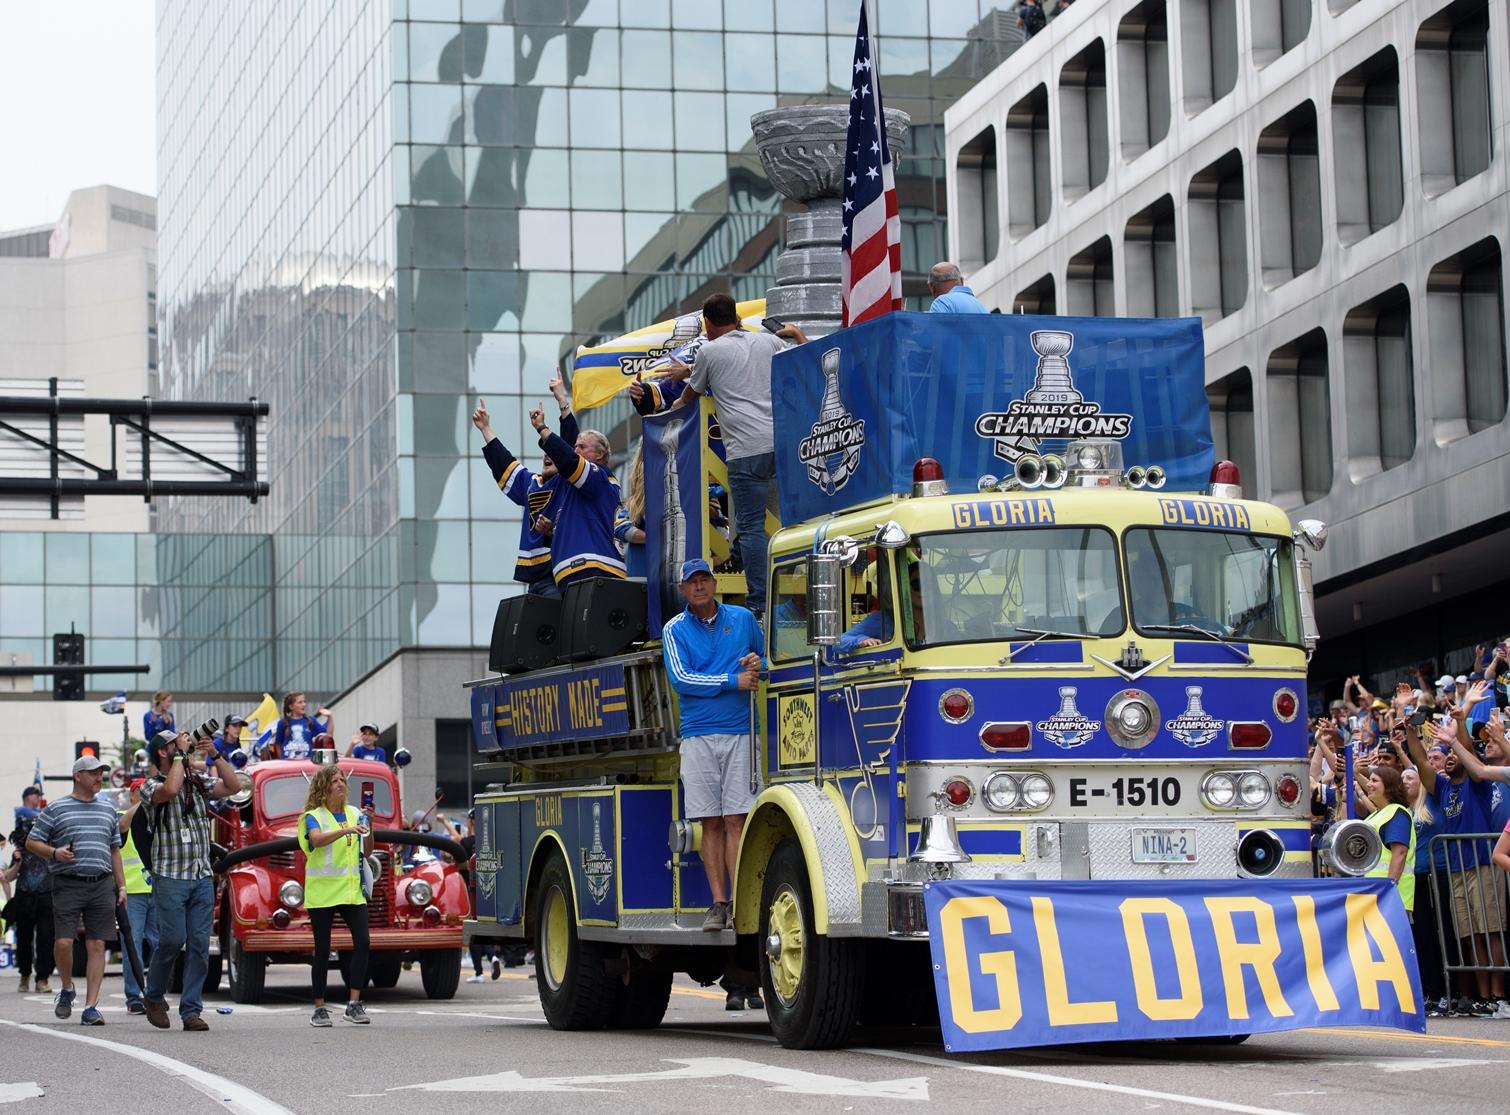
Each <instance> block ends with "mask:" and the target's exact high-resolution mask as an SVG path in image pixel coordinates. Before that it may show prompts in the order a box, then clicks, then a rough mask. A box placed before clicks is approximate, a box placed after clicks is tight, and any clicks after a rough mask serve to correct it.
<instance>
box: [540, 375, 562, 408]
mask: <svg viewBox="0 0 1510 1115" xmlns="http://www.w3.org/2000/svg"><path fill="white" fill-rule="evenodd" d="M545 386H546V388H547V389H548V390H549V391H550V393H551V394H552V395H553V396H555V399H556V402H558V403H560V404H561V405H562V406H565V405H566V383H565V381H564V380H562V378H561V373H560V372H557V373H556V374H555V375H553V376H552V377H551V378H550V382H549V383H547V384H546V385H545Z"/></svg>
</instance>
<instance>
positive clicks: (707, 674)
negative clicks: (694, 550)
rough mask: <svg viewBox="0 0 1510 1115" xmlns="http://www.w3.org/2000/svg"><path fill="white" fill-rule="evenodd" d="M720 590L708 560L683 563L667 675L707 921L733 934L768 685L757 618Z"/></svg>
mask: <svg viewBox="0 0 1510 1115" xmlns="http://www.w3.org/2000/svg"><path fill="white" fill-rule="evenodd" d="M717 588H718V582H717V581H716V580H715V579H714V577H713V571H712V570H711V569H709V568H708V563H707V562H706V561H704V560H703V559H702V558H691V559H690V560H688V561H684V562H682V574H681V589H682V598H683V599H684V600H686V601H687V609H686V611H684V612H681V613H679V614H678V615H676V616H673V617H672V619H671V620H670V622H668V623H667V624H666V625H665V627H663V628H662V629H661V640H662V643H663V651H664V653H665V656H666V673H667V674H668V675H669V677H670V678H671V686H672V688H673V689H675V690H676V695H677V697H678V698H679V701H678V704H679V705H680V707H681V735H682V749H681V750H682V755H681V759H682V763H681V766H682V789H683V791H684V793H685V795H686V807H687V816H688V817H689V818H691V819H692V820H694V821H701V822H702V826H703V838H702V845H701V849H702V851H701V854H702V859H703V868H704V870H706V871H707V872H708V888H709V889H710V890H711V891H712V892H713V905H712V906H710V907H708V916H707V917H706V918H705V919H703V928H704V929H706V930H709V931H711V932H716V931H718V930H721V929H727V928H728V927H729V926H730V925H731V924H732V922H731V920H730V917H729V898H730V896H731V895H732V894H733V893H734V892H733V886H732V880H733V877H734V861H735V860H736V859H737V858H738V856H739V838H740V834H741V833H742V832H743V831H744V822H745V814H747V813H749V811H750V806H752V805H754V804H755V793H754V791H753V790H751V788H750V786H751V782H752V775H751V766H750V762H751V759H750V746H751V741H750V696H749V695H750V693H751V692H753V691H754V689H755V686H756V684H757V683H758V681H759V678H760V668H761V665H762V662H763V660H762V658H761V647H762V644H763V642H764V639H763V638H762V636H761V633H760V626H759V625H758V624H757V623H756V622H755V616H754V614H753V613H751V612H750V611H749V609H747V608H741V607H740V606H739V605H737V604H722V603H720V602H719V601H718V599H717V597H715V596H714V592H715V591H716V590H717Z"/></svg>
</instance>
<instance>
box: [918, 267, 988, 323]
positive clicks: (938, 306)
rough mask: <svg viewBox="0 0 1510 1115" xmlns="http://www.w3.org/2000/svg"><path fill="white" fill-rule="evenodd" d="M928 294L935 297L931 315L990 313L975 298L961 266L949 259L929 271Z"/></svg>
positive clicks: (930, 311)
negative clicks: (960, 268)
mask: <svg viewBox="0 0 1510 1115" xmlns="http://www.w3.org/2000/svg"><path fill="white" fill-rule="evenodd" d="M928 293H929V294H931V295H933V305H932V306H929V307H928V312H929V313H930V314H984V313H989V312H990V311H989V310H987V309H986V308H985V307H984V306H982V305H981V304H980V299H978V298H976V297H975V292H974V291H973V290H971V289H970V288H969V287H967V286H966V285H965V279H964V276H963V275H961V274H960V273H959V265H958V264H955V263H950V262H949V261H948V260H947V259H946V260H941V261H940V262H938V263H935V264H934V265H933V266H932V267H930V268H929V269H928Z"/></svg>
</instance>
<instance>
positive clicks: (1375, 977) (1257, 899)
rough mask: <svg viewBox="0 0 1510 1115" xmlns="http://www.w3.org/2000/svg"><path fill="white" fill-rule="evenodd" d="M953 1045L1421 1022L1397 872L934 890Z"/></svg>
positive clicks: (943, 1002) (933, 919)
mask: <svg viewBox="0 0 1510 1115" xmlns="http://www.w3.org/2000/svg"><path fill="white" fill-rule="evenodd" d="M923 901H924V905H925V907H926V910H927V914H928V932H929V935H930V938H931V941H930V943H931V946H932V950H933V963H934V973H935V975H934V981H935V987H936V990H937V993H938V1001H939V1017H940V1020H941V1022H942V1024H943V1030H944V1043H945V1047H946V1048H947V1049H949V1050H950V1051H952V1052H961V1051H965V1050H976V1049H1008V1048H1013V1047H1017V1046H1030V1045H1056V1044H1061V1043H1065V1042H1087V1041H1126V1040H1129V1039H1133V1040H1137V1039H1144V1038H1172V1037H1212V1036H1216V1035H1230V1034H1250V1033H1262V1032H1266V1031H1272V1030H1291V1029H1297V1028H1299V1027H1304V1026H1394V1027H1398V1028H1400V1029H1406V1030H1417V1031H1424V1030H1425V1028H1426V1024H1425V1021H1424V1017H1423V1015H1422V1003H1421V986H1420V977H1419V973H1418V971H1417V967H1416V962H1415V958H1414V957H1413V956H1412V954H1411V935H1410V923H1409V922H1408V920H1407V919H1406V915H1405V909H1404V906H1403V905H1402V904H1401V902H1400V897H1399V893H1398V891H1397V890H1396V888H1395V886H1394V884H1393V883H1391V882H1390V881H1389V880H1388V879H1284V880H1278V881H1265V882H1262V883H1260V882H1255V881H1253V880H1250V879H1234V880H1230V881H1228V880H1220V879H1202V880H1190V881H1182V882H1168V881H1160V882H1156V883H1155V882H1114V881H1106V882H1050V883H1039V882H1004V881H991V880H982V881H978V882H965V881H961V882H942V883H928V884H926V885H925V888H924V894H923Z"/></svg>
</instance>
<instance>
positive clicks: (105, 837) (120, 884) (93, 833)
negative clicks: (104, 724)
mask: <svg viewBox="0 0 1510 1115" xmlns="http://www.w3.org/2000/svg"><path fill="white" fill-rule="evenodd" d="M109 769H110V764H109V763H107V762H105V761H104V760H103V759H101V758H99V757H98V756H96V755H86V756H84V757H83V758H81V759H79V760H77V761H76V762H75V763H74V764H73V792H72V793H71V794H69V795H68V796H67V797H64V798H60V799H58V800H57V801H55V802H53V803H52V804H50V805H49V806H48V807H47V808H46V809H44V810H42V812H41V814H40V815H38V817H37V823H36V824H35V825H34V826H33V827H32V830H31V836H30V837H28V838H27V841H26V847H27V850H28V851H30V852H31V853H32V855H36V856H41V857H42V858H43V859H45V860H47V861H48V862H49V863H50V864H51V865H52V868H51V870H52V914H53V937H54V941H53V950H52V951H53V957H54V959H55V960H56V961H57V965H58V975H59V976H61V977H62V980H63V986H62V987H61V988H60V989H59V991H58V994H57V996H56V997H55V998H54V999H53V1004H52V1013H53V1014H54V1015H55V1016H56V1017H58V1018H67V1017H68V1016H69V1015H70V1014H72V1013H73V1001H74V989H73V941H74V937H75V935H76V934H77V933H78V928H79V922H80V921H81V920H82V921H83V923H84V945H85V949H86V950H87V952H88V957H89V962H88V966H87V968H86V969H85V977H84V984H85V993H86V997H85V1000H84V1013H83V1014H82V1015H80V1017H79V1021H80V1022H81V1023H83V1024H84V1025H85V1026H103V1025H104V1024H105V1020H104V1018H102V1017H101V1016H100V1009H99V1002H100V984H101V983H102V982H104V979H105V942H106V941H113V940H115V906H116V903H124V902H125V901H126V868H125V866H124V865H123V864H122V863H121V831H120V828H119V826H118V823H117V818H116V815H115V807H114V806H112V805H111V804H110V803H109V802H105V801H99V800H97V798H98V795H99V792H100V784H101V783H102V782H103V781H104V776H105V772H106V771H107V770H109Z"/></svg>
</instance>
